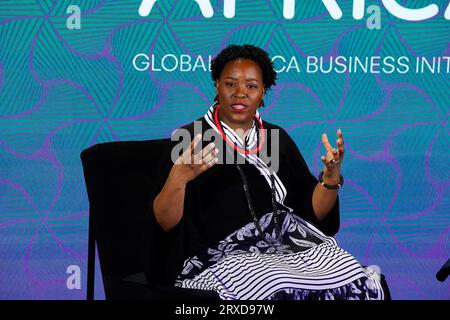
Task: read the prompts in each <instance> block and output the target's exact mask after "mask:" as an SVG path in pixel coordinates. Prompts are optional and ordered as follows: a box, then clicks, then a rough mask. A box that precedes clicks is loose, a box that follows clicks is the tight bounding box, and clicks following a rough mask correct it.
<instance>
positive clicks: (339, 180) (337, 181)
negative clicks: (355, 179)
mask: <svg viewBox="0 0 450 320" xmlns="http://www.w3.org/2000/svg"><path fill="white" fill-rule="evenodd" d="M319 183H320V184H321V185H322V186H324V187H325V188H327V189H332V190H336V189H339V188H340V187H342V185H343V184H344V178H343V177H342V175H341V174H339V175H338V176H336V174H333V175H329V174H328V175H327V173H326V172H325V171H321V172H320V174H319Z"/></svg>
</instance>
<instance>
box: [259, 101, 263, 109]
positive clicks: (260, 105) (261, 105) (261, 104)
mask: <svg viewBox="0 0 450 320" xmlns="http://www.w3.org/2000/svg"><path fill="white" fill-rule="evenodd" d="M259 107H260V108H262V107H264V99H263V100H261V103H260V104H259Z"/></svg>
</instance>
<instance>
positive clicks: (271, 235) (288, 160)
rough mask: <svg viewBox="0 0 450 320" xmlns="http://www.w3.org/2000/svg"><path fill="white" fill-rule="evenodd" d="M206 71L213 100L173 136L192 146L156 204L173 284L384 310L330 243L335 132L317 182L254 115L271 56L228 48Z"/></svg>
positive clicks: (179, 157)
mask: <svg viewBox="0 0 450 320" xmlns="http://www.w3.org/2000/svg"><path fill="white" fill-rule="evenodd" d="M211 69H212V79H213V81H214V83H215V87H216V92H217V96H216V99H215V101H214V103H213V105H212V106H211V107H210V108H209V110H208V111H207V112H206V114H205V115H204V117H202V118H200V119H198V120H197V122H193V123H191V124H188V125H186V126H184V127H183V128H180V129H178V130H177V131H176V132H175V133H174V135H173V136H172V137H175V136H181V135H183V133H185V132H187V133H188V134H189V136H190V137H191V138H190V139H189V140H188V142H189V145H188V147H187V148H185V149H184V151H182V152H172V158H175V159H172V161H165V162H164V163H165V165H164V166H163V168H162V172H163V176H164V183H161V188H160V189H159V190H158V192H159V193H158V192H157V196H156V198H155V199H154V201H153V213H154V216H155V219H156V221H157V222H158V224H159V225H160V226H161V228H162V229H163V230H164V231H165V232H167V235H168V237H167V239H168V240H167V241H170V245H168V246H167V247H168V248H170V251H169V252H167V254H168V257H169V261H170V263H169V264H168V265H167V267H168V268H169V269H171V270H170V272H172V274H174V276H176V283H175V285H176V286H178V287H182V288H192V289H207V290H214V291H216V292H217V293H218V295H219V297H220V298H221V299H252V300H263V299H277V300H278V299H288V300H301V299H385V297H386V293H385V291H384V290H383V288H382V286H381V284H380V281H379V275H378V274H376V273H374V272H371V271H370V270H367V269H365V268H363V267H362V266H361V265H360V264H359V263H358V262H357V261H356V260H355V258H354V257H353V256H351V255H350V254H349V253H348V252H346V251H345V250H343V249H341V248H340V247H339V246H338V244H337V242H336V240H335V239H334V238H333V236H334V235H335V234H336V232H337V231H338V228H339V204H338V189H339V188H340V187H341V186H342V184H343V178H342V176H341V174H340V169H341V165H342V161H343V158H344V139H343V136H342V132H341V131H340V130H338V131H337V136H338V139H337V148H333V147H332V146H331V144H330V142H329V141H328V138H327V136H326V135H325V134H323V135H322V143H323V145H324V148H325V150H326V155H325V156H322V157H321V159H322V161H323V163H324V167H323V171H322V172H321V174H320V176H319V181H318V180H317V179H316V178H315V177H314V176H313V175H312V174H311V173H310V172H309V170H308V167H307V165H306V162H305V160H304V159H303V157H302V155H301V154H300V152H299V150H298V148H297V146H296V144H295V143H294V141H293V140H292V139H291V138H290V137H289V135H288V133H287V132H286V131H285V130H283V129H282V128H280V127H278V126H276V125H274V124H271V123H269V122H266V121H264V120H262V119H261V116H260V115H259V113H258V110H257V109H258V108H259V107H260V106H262V105H264V102H263V101H264V95H265V93H266V92H267V91H268V90H269V89H270V88H271V86H273V85H275V80H276V73H275V71H274V69H273V65H272V62H271V60H270V59H269V57H268V54H267V53H266V52H265V51H263V50H262V49H260V48H257V47H254V46H251V45H243V46H236V45H231V46H229V47H227V48H225V49H224V50H223V51H222V52H220V53H219V55H218V56H217V57H216V58H215V59H214V60H213V61H212V65H211ZM199 128H200V129H199ZM183 130H184V131H183ZM199 130H200V131H201V132H197V131H199ZM211 132H213V133H214V134H211ZM198 133H201V134H200V135H199V134H198ZM207 136H208V137H209V138H210V139H207ZM193 137H195V138H193ZM202 137H203V139H202ZM213 137H214V142H211V143H208V142H209V141H212V140H213V139H212V138H213ZM191 140H192V141H191ZM174 147H175V143H174ZM269 154H270V161H268V159H269V158H268V157H267V155H269ZM230 159H232V161H230ZM269 162H270V163H269ZM174 279H175V277H174Z"/></svg>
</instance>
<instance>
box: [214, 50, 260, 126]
mask: <svg viewBox="0 0 450 320" xmlns="http://www.w3.org/2000/svg"><path fill="white" fill-rule="evenodd" d="M216 88H217V94H218V96H219V105H220V111H219V118H220V120H222V121H223V122H225V123H226V124H227V125H228V126H230V127H231V128H233V129H234V130H236V129H243V130H244V131H245V130H247V129H249V128H250V127H251V125H252V123H253V118H254V116H255V112H256V109H257V108H258V107H259V105H260V104H261V101H262V99H263V98H264V93H265V90H264V82H263V77H262V71H261V68H260V67H259V65H258V64H257V63H256V62H254V61H253V60H249V59H236V60H232V61H230V62H228V63H227V64H226V65H225V67H224V69H223V70H222V73H221V75H220V79H219V80H216Z"/></svg>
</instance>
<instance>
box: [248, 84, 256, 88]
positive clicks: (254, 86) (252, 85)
mask: <svg viewBox="0 0 450 320" xmlns="http://www.w3.org/2000/svg"><path fill="white" fill-rule="evenodd" d="M248 87H249V88H250V89H256V88H258V86H257V85H254V84H249V85H248Z"/></svg>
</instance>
